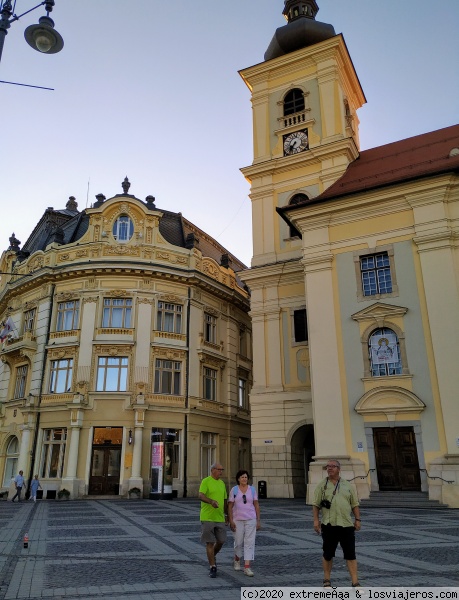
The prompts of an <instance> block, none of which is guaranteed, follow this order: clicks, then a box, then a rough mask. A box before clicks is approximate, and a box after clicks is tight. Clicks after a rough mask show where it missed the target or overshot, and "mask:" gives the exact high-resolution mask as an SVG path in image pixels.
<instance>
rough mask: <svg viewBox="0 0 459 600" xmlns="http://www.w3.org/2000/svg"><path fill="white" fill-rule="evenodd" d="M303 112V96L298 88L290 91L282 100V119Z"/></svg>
mask: <svg viewBox="0 0 459 600" xmlns="http://www.w3.org/2000/svg"><path fill="white" fill-rule="evenodd" d="M301 110H304V94H303V92H302V91H301V90H299V89H298V88H295V89H294V90H291V91H290V92H288V94H287V95H286V96H285V98H284V117H285V116H287V115H292V114H293V113H296V112H300V111H301Z"/></svg>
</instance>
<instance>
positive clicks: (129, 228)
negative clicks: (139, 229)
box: [113, 215, 134, 242]
mask: <svg viewBox="0 0 459 600" xmlns="http://www.w3.org/2000/svg"><path fill="white" fill-rule="evenodd" d="M133 235H134V224H133V222H132V221H131V219H130V218H129V217H128V216H127V215H121V216H120V217H118V218H117V219H116V221H115V223H114V224H113V237H114V238H115V240H117V241H118V242H129V240H130V239H131V237H132V236H133Z"/></svg>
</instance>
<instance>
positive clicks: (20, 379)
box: [13, 365, 29, 398]
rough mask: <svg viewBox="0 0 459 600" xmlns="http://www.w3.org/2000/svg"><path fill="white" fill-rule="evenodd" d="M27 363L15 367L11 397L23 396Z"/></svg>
mask: <svg viewBox="0 0 459 600" xmlns="http://www.w3.org/2000/svg"><path fill="white" fill-rule="evenodd" d="M28 370H29V366H28V365H21V366H20V367H18V368H17V369H16V382H15V384H14V395H13V398H25V391H26V384H27V373H28Z"/></svg>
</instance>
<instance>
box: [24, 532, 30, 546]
mask: <svg viewBox="0 0 459 600" xmlns="http://www.w3.org/2000/svg"><path fill="white" fill-rule="evenodd" d="M28 547H29V534H28V533H25V534H24V548H28Z"/></svg>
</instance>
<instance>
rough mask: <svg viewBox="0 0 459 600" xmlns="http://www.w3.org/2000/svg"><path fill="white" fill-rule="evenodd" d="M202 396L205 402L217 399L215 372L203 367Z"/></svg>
mask: <svg viewBox="0 0 459 600" xmlns="http://www.w3.org/2000/svg"><path fill="white" fill-rule="evenodd" d="M203 396H204V398H205V399H206V400H216V399H217V371H216V370H215V369H209V368H208V367H204V383H203Z"/></svg>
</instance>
